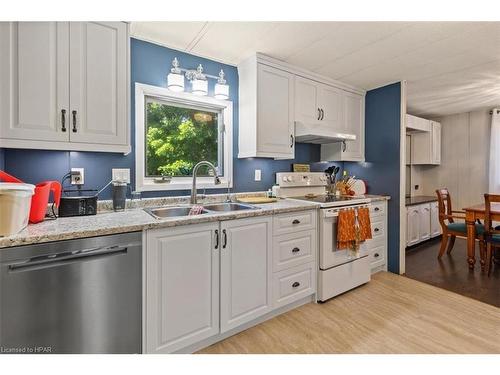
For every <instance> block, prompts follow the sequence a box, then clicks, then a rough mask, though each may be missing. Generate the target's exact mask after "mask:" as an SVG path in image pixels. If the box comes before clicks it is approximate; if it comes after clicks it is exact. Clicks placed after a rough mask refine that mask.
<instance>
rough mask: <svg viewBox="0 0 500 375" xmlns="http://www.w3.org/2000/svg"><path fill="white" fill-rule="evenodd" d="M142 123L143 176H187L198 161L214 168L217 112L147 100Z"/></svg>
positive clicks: (216, 151) (216, 141)
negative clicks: (144, 123) (144, 152)
mask: <svg viewBox="0 0 500 375" xmlns="http://www.w3.org/2000/svg"><path fill="white" fill-rule="evenodd" d="M146 121H147V122H146V176H147V177H153V176H172V177H176V176H191V175H192V169H193V167H194V165H195V164H196V163H198V162H199V161H201V160H208V161H210V162H211V163H213V164H214V165H215V166H216V167H217V165H218V162H217V160H218V133H219V132H218V113H216V112H209V111H201V110H197V109H192V108H182V107H177V106H173V105H167V104H164V103H158V102H149V101H148V102H146ZM200 172H204V173H205V175H207V174H206V173H207V172H205V170H200ZM200 175H203V173H200Z"/></svg>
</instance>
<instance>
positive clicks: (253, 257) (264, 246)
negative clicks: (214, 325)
mask: <svg viewBox="0 0 500 375" xmlns="http://www.w3.org/2000/svg"><path fill="white" fill-rule="evenodd" d="M271 223H272V219H271V218H270V217H262V218H250V219H241V220H231V221H224V222H222V223H221V230H222V234H221V236H222V239H221V245H222V248H221V278H220V280H221V286H220V290H221V297H220V306H221V312H220V321H221V332H226V331H229V330H230V329H232V328H235V327H237V326H239V325H241V324H243V323H246V322H249V321H251V320H254V319H255V318H258V317H259V316H261V315H263V314H265V313H267V312H269V311H270V310H271V308H272V286H271V285H272V282H271V268H272V226H271Z"/></svg>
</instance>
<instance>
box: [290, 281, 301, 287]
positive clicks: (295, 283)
mask: <svg viewBox="0 0 500 375" xmlns="http://www.w3.org/2000/svg"><path fill="white" fill-rule="evenodd" d="M299 286H300V283H299V282H298V281H296V282H294V283H293V284H292V288H298V287H299Z"/></svg>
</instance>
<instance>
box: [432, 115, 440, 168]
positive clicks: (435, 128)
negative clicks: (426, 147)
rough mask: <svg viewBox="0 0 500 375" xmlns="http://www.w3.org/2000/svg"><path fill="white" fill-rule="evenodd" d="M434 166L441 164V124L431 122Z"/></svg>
mask: <svg viewBox="0 0 500 375" xmlns="http://www.w3.org/2000/svg"><path fill="white" fill-rule="evenodd" d="M431 129H432V135H431V139H432V160H431V161H432V164H436V165H439V164H441V124H440V123H439V122H435V121H431Z"/></svg>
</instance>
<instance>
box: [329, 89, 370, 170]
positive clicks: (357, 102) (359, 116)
mask: <svg viewBox="0 0 500 375" xmlns="http://www.w3.org/2000/svg"><path fill="white" fill-rule="evenodd" d="M341 103H342V121H341V126H340V128H339V132H340V133H346V134H354V135H355V136H356V140H354V141H345V142H336V143H329V144H322V145H321V160H322V161H364V160H365V98H364V96H363V95H359V94H355V93H351V92H346V91H345V92H342V96H341Z"/></svg>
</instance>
